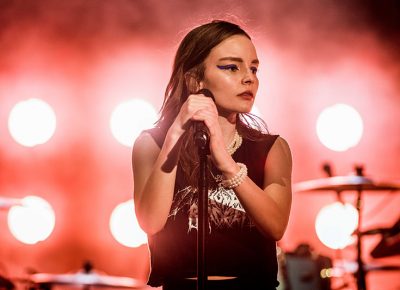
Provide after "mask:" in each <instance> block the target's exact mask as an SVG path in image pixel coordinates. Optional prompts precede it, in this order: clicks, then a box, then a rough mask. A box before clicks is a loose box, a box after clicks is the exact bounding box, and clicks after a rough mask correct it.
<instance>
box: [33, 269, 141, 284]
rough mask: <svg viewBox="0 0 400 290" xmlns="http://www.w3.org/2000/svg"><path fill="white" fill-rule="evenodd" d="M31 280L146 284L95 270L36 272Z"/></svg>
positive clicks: (70, 282) (57, 282) (43, 282)
mask: <svg viewBox="0 0 400 290" xmlns="http://www.w3.org/2000/svg"><path fill="white" fill-rule="evenodd" d="M30 281H31V282H32V283H34V284H63V285H87V286H106V287H116V288H143V287H145V286H146V285H145V283H143V282H142V281H140V280H137V279H133V278H129V277H117V276H109V275H101V274H98V273H96V272H93V271H91V272H89V273H86V272H77V273H74V274H49V273H36V274H32V275H31V276H30Z"/></svg>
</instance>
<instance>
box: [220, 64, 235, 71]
mask: <svg viewBox="0 0 400 290" xmlns="http://www.w3.org/2000/svg"><path fill="white" fill-rule="evenodd" d="M217 67H218V68H219V69H222V70H230V71H237V70H239V68H238V67H237V65H235V64H229V65H217Z"/></svg>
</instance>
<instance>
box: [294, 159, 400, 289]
mask: <svg viewBox="0 0 400 290" xmlns="http://www.w3.org/2000/svg"><path fill="white" fill-rule="evenodd" d="M324 170H325V171H326V172H327V173H328V176H329V177H327V178H321V179H315V180H309V181H304V182H299V183H297V184H295V185H294V192H311V191H316V192H321V191H331V192H335V193H336V194H337V195H338V197H339V200H340V194H341V193H342V192H344V191H353V192H355V193H356V194H357V196H356V199H357V200H356V209H357V213H358V221H359V222H358V226H357V229H356V230H355V233H354V234H355V235H356V238H357V245H356V249H357V258H356V261H355V263H356V270H355V271H353V272H354V274H355V279H356V283H357V289H358V290H366V289H367V285H366V274H367V272H369V271H377V270H380V271H399V270H400V264H399V265H379V266H374V265H367V264H365V263H364V262H363V260H362V249H363V247H362V238H363V237H364V236H368V235H377V234H379V235H381V240H380V241H379V243H378V244H377V245H376V247H375V248H374V249H373V250H372V251H371V253H370V255H371V256H372V257H373V258H383V257H390V256H395V255H400V219H398V220H397V222H395V224H393V225H392V226H391V227H388V228H374V229H371V230H367V231H361V229H360V226H361V217H362V196H363V193H364V192H378V191H389V192H392V193H397V192H399V191H400V182H397V183H396V182H376V181H374V180H372V179H370V178H367V177H364V176H363V168H362V167H356V168H355V171H356V174H355V175H349V176H332V175H331V174H330V173H331V171H330V168H329V167H326V165H325V168H324ZM399 213H400V211H399Z"/></svg>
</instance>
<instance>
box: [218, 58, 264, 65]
mask: <svg viewBox="0 0 400 290" xmlns="http://www.w3.org/2000/svg"><path fill="white" fill-rule="evenodd" d="M219 60H220V61H222V60H230V61H236V62H243V59H242V58H241V57H234V56H226V57H221V58H220V59H219ZM251 63H253V64H259V63H260V61H259V60H258V59H253V60H252V61H251Z"/></svg>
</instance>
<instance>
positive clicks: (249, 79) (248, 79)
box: [242, 69, 257, 84]
mask: <svg viewBox="0 0 400 290" xmlns="http://www.w3.org/2000/svg"><path fill="white" fill-rule="evenodd" d="M256 78H257V77H256V75H255V74H254V72H253V70H251V69H248V70H246V72H245V74H244V76H243V79H242V83H243V84H252V83H254V82H255V80H256Z"/></svg>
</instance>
